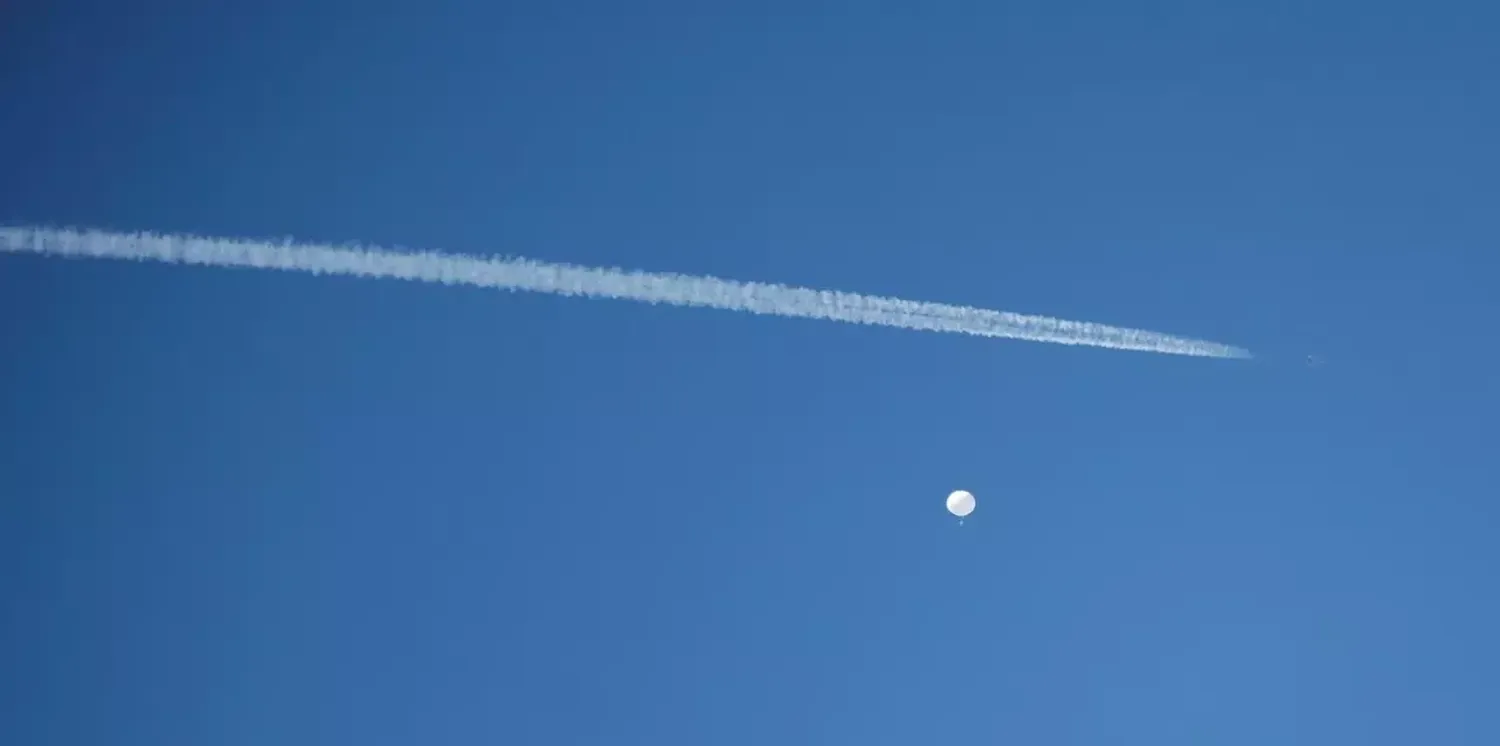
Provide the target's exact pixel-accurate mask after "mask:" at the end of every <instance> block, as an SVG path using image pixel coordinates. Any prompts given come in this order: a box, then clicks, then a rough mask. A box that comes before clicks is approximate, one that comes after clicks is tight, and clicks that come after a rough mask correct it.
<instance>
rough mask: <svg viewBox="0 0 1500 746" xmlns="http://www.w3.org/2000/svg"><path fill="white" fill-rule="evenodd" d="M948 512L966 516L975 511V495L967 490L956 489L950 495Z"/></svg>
mask: <svg viewBox="0 0 1500 746" xmlns="http://www.w3.org/2000/svg"><path fill="white" fill-rule="evenodd" d="M948 512H949V513H952V514H954V515H956V516H958V517H959V518H965V517H967V516H968V515H969V514H970V513H973V512H974V496H973V495H972V494H970V493H969V492H968V491H967V490H956V491H954V493H953V494H951V495H949V496H948Z"/></svg>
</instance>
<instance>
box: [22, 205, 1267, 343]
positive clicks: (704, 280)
mask: <svg viewBox="0 0 1500 746" xmlns="http://www.w3.org/2000/svg"><path fill="white" fill-rule="evenodd" d="M0 252H10V253H31V254H44V255H49V256H58V257H71V258H98V259H129V260H137V261H145V260H151V261H159V262H168V263H173V264H201V265H207V266H211V267H248V268H255V269H279V270H286V271H296V272H310V273H312V274H315V275H316V274H339V275H353V276H357V277H375V278H386V279H400V280H415V281H420V282H438V283H443V284H446V285H470V286H474V287H483V288H494V289H498V290H527V291H532V292H538V293H555V294H559V295H582V296H589V297H595V298H614V299H620V300H635V301H644V302H647V303H667V304H671V305H676V306H703V307H707V308H720V309H724V310H729V311H748V312H750V313H758V314H771V315H776V316H793V317H802V318H811V319H825V320H828V321H843V322H848V323H855V324H874V325H877V326H889V327H899V328H904V329H919V330H924V331H935V332H948V333H958V334H973V335H978V336H982V337H1007V338H1011V339H1024V340H1029V341H1032V342H1051V343H1054V344H1066V345H1087V346H1092V347H1106V348H1110V349H1115V350H1141V351H1146V352H1160V353H1166V354H1171V355H1193V356H1197V357H1217V358H1248V357H1250V353H1249V352H1248V351H1246V350H1244V349H1241V348H1238V347H1231V346H1229V345H1223V344H1219V343H1216V342H1205V341H1202V340H1196V339H1188V338H1185V337H1177V336H1172V335H1169V334H1162V333H1160V332H1151V331H1144V330H1140V329H1126V328H1123V327H1118V326H1109V325H1106V324H1094V323H1089V322H1082V321H1067V320H1064V319H1054V318H1049V317H1046V316H1030V315H1025V314H1018V313H1009V312H1005V311H990V310H985V309H981V308H970V307H967V306H953V305H947V304H943V303H926V302H921V301H909V300H901V299H898V298H886V297H880V296H870V295H859V294H857V293H843V292H836V291H829V290H811V289H808V288H798V287H788V286H786V285H772V284H766V283H759V282H736V281H733V280H723V279H719V278H716V277H694V276H691V275H680V274H660V273H649V272H635V271H628V270H622V269H614V268H599V267H580V266H577V265H570V264H551V263H547V262H539V261H534V260H530V259H499V258H493V259H492V258H480V257H473V256H464V255H457V254H441V253H434V252H427V251H423V252H406V251H390V250H385V249H367V248H346V247H339V246H328V245H316V244H302V245H299V244H293V243H290V242H286V243H268V242H263V241H253V240H245V239H232V238H201V237H197V236H172V235H160V234H154V233H112V232H107V231H97V230H83V231H79V230H70V229H61V230H58V229H49V228H35V227H20V228H16V227H0Z"/></svg>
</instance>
